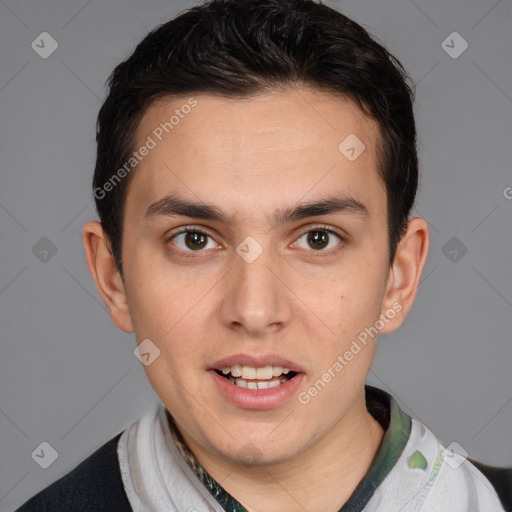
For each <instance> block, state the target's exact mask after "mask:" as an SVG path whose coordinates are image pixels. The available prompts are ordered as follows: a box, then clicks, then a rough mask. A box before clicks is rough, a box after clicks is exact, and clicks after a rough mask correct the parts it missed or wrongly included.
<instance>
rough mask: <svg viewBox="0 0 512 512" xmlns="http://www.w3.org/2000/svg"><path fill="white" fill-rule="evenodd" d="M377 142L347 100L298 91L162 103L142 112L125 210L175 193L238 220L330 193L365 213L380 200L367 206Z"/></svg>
mask: <svg viewBox="0 0 512 512" xmlns="http://www.w3.org/2000/svg"><path fill="white" fill-rule="evenodd" d="M191 105H194V106H193V107H191ZM378 136H379V131H378V127H377V125H376V123H375V122H374V121H372V120H370V119H368V118H367V117H366V116H365V115H364V113H363V112H362V111H361V109H360V108H359V107H358V105H357V104H356V103H355V102H353V101H352V100H350V99H348V98H346V97H343V96H340V95H333V94H330V93H325V92H318V91H313V90H310V89H305V88H300V89H299V88H289V89H286V90H281V91H272V92H267V93H265V94H261V95H257V96H251V97H249V98H245V99H238V98H237V99H234V98H227V97H221V96H213V95H207V94H194V95H191V96H180V97H173V98H165V99H162V100H158V101H156V102H154V103H153V104H151V105H150V107H149V108H148V109H147V111H146V113H145V115H144V117H143V119H142V120H141V122H140V124H139V126H138V129H137V133H136V144H135V147H136V148H139V147H141V146H143V145H145V144H146V145H148V146H149V145H151V146H152V149H150V150H149V151H148V152H147V154H146V156H144V157H143V158H142V159H141V161H140V162H139V163H138V165H137V167H136V170H135V171H134V172H135V175H134V176H133V179H132V182H131V184H130V187H129V190H128V197H127V203H132V204H131V206H130V207H133V208H144V207H145V208H147V207H148V206H149V205H150V204H151V203H153V202H154V201H156V200H158V199H159V198H161V197H163V196H165V195H167V194H169V193H172V192H180V195H182V196H187V197H188V198H190V199H193V198H194V197H195V198H196V199H198V200H199V199H201V200H205V201H208V202H214V203H215V204H219V205H225V207H226V209H229V208H232V209H234V210H237V209H238V210H239V212H240V213H241V214H242V215H243V214H244V210H246V213H247V214H249V211H248V207H249V205H251V206H252V208H253V212H255V211H256V210H257V209H258V208H260V209H263V208H267V209H268V208H270V207H271V206H272V205H281V206H282V204H283V203H286V204H293V203H294V202H296V201H298V200H299V199H301V198H304V199H306V198H307V197H306V196H310V198H315V197H320V196H322V195H325V194H326V193H327V192H329V193H330V195H332V192H333V191H334V190H339V191H340V192H342V193H343V194H344V195H346V196H350V197H355V198H356V199H357V200H361V202H364V201H366V202H369V203H373V206H372V204H370V205H368V209H369V210H372V208H377V209H378V208H382V206H383V205H382V197H380V198H379V197H372V196H379V195H380V196H382V195H383V194H384V195H385V190H384V188H383V184H382V182H381V179H380V177H379V174H378V172H377V154H376V147H377V146H376V144H377V138H378ZM149 140H151V143H150V144H148V141H149ZM363 148H364V149H363ZM347 150H348V152H347ZM360 151H362V152H361V154H360V155H359V156H357V155H358V153H359V152H360ZM354 152H355V155H356V156H357V158H355V159H353V156H354ZM377 203H378V204H377ZM128 207H129V205H128V204H127V209H128ZM239 212H237V213H239ZM370 213H371V212H370ZM267 218H268V216H267Z"/></svg>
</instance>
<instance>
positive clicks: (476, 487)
mask: <svg viewBox="0 0 512 512" xmlns="http://www.w3.org/2000/svg"><path fill="white" fill-rule="evenodd" d="M451 447H452V446H451V445H450V446H448V447H445V446H444V445H443V444H442V443H441V441H440V440H439V439H438V438H437V436H435V434H434V433H433V432H432V431H431V430H430V429H428V428H427V427H426V426H425V425H424V424H423V423H421V422H419V421H417V420H416V419H412V424H411V432H410V435H409V439H408V441H407V444H406V445H405V447H404V449H403V451H402V453H401V455H400V457H399V459H398V461H397V462H396V463H395V465H394V466H393V468H392V470H391V471H390V472H389V473H388V475H387V476H386V478H385V479H384V481H383V483H382V484H381V485H380V486H379V488H378V489H376V491H375V494H374V496H373V497H372V500H371V501H370V502H369V507H368V508H367V509H365V511H366V510H368V512H377V511H379V512H380V511H388V510H389V511H395V510H401V511H402V512H412V511H421V512H453V511H454V510H457V511H458V512H470V511H471V512H477V511H478V512H487V511H491V510H492V511H493V512H503V511H507V510H508V507H507V508H505V507H506V503H507V501H506V498H505V497H504V496H503V495H502V494H501V492H500V494H498V488H497V487H495V485H494V482H491V481H490V480H489V479H488V478H487V476H486V475H485V474H484V473H483V472H482V471H481V470H480V469H479V468H478V467H477V466H476V465H475V464H474V462H475V461H471V459H468V458H467V457H464V456H462V455H460V454H459V453H457V452H456V451H454V450H451V449H450V448H451ZM500 500H501V502H500Z"/></svg>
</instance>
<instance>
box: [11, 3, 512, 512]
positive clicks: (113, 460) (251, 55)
mask: <svg viewBox="0 0 512 512" xmlns="http://www.w3.org/2000/svg"><path fill="white" fill-rule="evenodd" d="M406 79H407V76H406V74H405V72H404V70H403V68H402V66H401V65H400V63H399V62H398V61H397V60H396V59H395V58H394V57H392V56H391V55H390V54H389V53H388V52H387V51H386V50H385V49H384V48H382V47H381V46H380V45H379V44H377V43H376V42H375V41H374V40H373V39H372V38H371V37H370V36H369V35H368V34H367V33H366V31H365V30H364V29H363V28H362V27H360V26H359V25H357V24H356V23H354V22H353V21H352V20H350V19H348V18H346V17H345V16H343V15H342V14H340V13H338V12H336V11H334V10H332V9H330V8H328V7H326V6H324V5H322V4H318V3H315V2H313V1H309V0H300V1H299V0H285V1H279V0H256V1H235V0H232V1H229V0H228V1H212V2H210V3H208V4H205V5H203V6H199V7H195V8H193V9H191V10H189V11H187V12H185V13H183V14H182V15H180V16H179V17H178V18H176V19H175V20H172V21H170V22H169V23H166V24H164V25H162V26H161V27H159V28H157V29H156V30H154V31H153V32H151V33H150V34H149V35H148V36H147V37H146V38H145V39H144V40H143V41H142V42H141V43H140V44H139V46H138V47H137V48H136V50H135V52H134V53H133V55H131V56H130V58H129V59H128V60H126V61H125V62H123V63H121V64H120V65H119V66H117V67H116V69H115V70H114V72H113V74H112V76H111V78H110V81H109V87H110V90H109V95H108V97H107V99H106V101H105V103H104V105H103V106H102V108H101V110H100V113H99V118H98V135H97V142H98V155H97V163H96V169H95V175H94V185H93V189H94V190H93V191H94V196H95V198H96V205H97V209H98V213H99V216H100V222H96V221H91V222H89V223H87V224H86V226H85V227H84V229H83V241H84V246H85V252H86V258H87V264H88V267H89V270H90V272H91V275H92V277H93V279H94V281H95V283H96V286H97V288H98V290H99V293H100V294H101V296H102V298H103V300H104V302H105V304H106V306H107V307H108V310H109V312H110V315H111V318H112V321H113V322H114V323H115V325H116V326H117V327H118V328H119V329H121V330H123V331H125V332H129V333H131V332H133V333H134V334H135V338H136V340H137V344H138V345H139V353H140V357H141V361H142V362H143V363H144V370H145V372H146V374H147V376H148V379H149V381H150V383H151V385H152V386H153V388H154V390H155V392H156V393H157V395H158V396H159V398H160V399H161V404H159V407H158V408H157V409H156V410H155V411H152V412H151V413H150V414H147V415H145V416H144V417H143V418H141V419H140V420H139V421H137V422H135V423H134V424H133V425H132V426H131V427H130V428H129V429H127V430H126V431H124V432H123V433H122V434H120V435H118V436H116V437H115V438H114V439H113V440H111V441H110V442H109V443H107V445H105V446H104V447H102V448H101V449H100V450H98V452H96V454H94V455H93V456H92V457H91V458H89V459H87V461H85V462H84V463H83V464H82V465H81V466H78V468H76V469H75V470H74V472H72V473H70V474H69V475H67V476H66V477H64V478H63V479H61V480H60V481H58V482H56V483H55V484H53V486H50V488H48V489H47V490H46V491H43V492H42V493H40V495H38V496H36V497H35V498H33V500H31V501H29V502H28V503H27V504H26V505H25V506H24V507H22V508H21V509H20V510H22V511H28V510H43V509H44V510H46V508H45V507H47V508H48V510H60V509H61V510H140V511H164V510H173V511H195V510H197V511H200V512H201V511H209V510H216V511H222V510H226V511H249V512H255V511H265V512H266V511H286V512H288V511H289V512H295V511H297V512H298V511H303V510H304V511H310V512H336V511H363V510H364V511H398V510H401V511H412V510H416V511H417V510H420V511H423V512H426V511H436V512H438V511H450V512H451V511H454V510H457V511H463V510H464V511H470V510H471V511H476V510H478V511H500V510H504V508H503V507H502V505H501V504H500V501H499V498H498V496H497V494H496V492H495V490H494V489H493V486H492V484H491V483H490V482H489V480H488V479H487V478H486V477H485V476H484V474H482V473H481V472H480V471H479V470H478V469H477V468H476V467H475V466H474V465H473V464H471V463H470V462H469V461H467V460H464V459H463V458H462V457H461V456H460V455H458V454H456V453H453V452H450V451H449V450H446V449H445V447H443V446H442V444H441V443H440V442H439V441H438V440H437V438H436V437H435V435H434V434H433V433H432V432H431V431H430V430H429V429H428V428H427V427H426V426H424V425H422V424H421V423H419V422H418V421H416V420H414V419H411V418H410V417H409V416H407V415H406V414H405V413H404V412H403V411H401V410H400V408H399V407H398V405H397V403H396V401H395V400H394V399H393V397H391V396H390V395H389V394H387V393H385V392H384V391H382V390H378V389H376V388H373V387H370V386H365V381H366V378H367V375H368V372H369V369H370V367H371V363H372V359H373V356H374V353H375V349H376V342H377V338H378V334H379V333H380V332H384V333H387V332H391V331H393V330H395V329H396V328H398V327H399V326H400V324H401V323H402V322H403V320H404V318H405V316H406V315H407V313H408V311H409V310H410V308H411V306H412V304H413V301H414V298H415V295H416V290H417V287H418V284H419V280H420V276H421V272H422V269H423V267H424V264H425V261H426V258H427V252H428V239H429V238H428V228H427V224H426V222H425V221H424V220H423V219H419V218H409V214H410V211H411V208H412V205H413V203H414V199H415V195H416V187H417V181H418V161H417V154H416V132H415V123H414V117H413V112H412V92H411V89H410V88H409V87H408V85H407V82H406ZM59 507H61V508H59Z"/></svg>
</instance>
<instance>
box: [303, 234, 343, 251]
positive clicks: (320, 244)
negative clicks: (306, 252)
mask: <svg viewBox="0 0 512 512" xmlns="http://www.w3.org/2000/svg"><path fill="white" fill-rule="evenodd" d="M304 239H305V245H306V246H304V245H302V246H301V245H300V242H301V240H304ZM336 239H337V240H336ZM336 242H338V243H336ZM340 242H343V239H342V238H341V236H340V235H338V234H337V233H335V232H334V231H332V230H330V229H324V228H322V229H319V228H316V229H311V230H309V231H306V232H305V233H303V234H302V236H301V237H300V238H299V239H298V240H297V244H298V245H299V247H302V248H303V249H313V250H314V251H316V252H327V251H326V250H325V249H332V248H334V247H336V245H339V243H340Z"/></svg>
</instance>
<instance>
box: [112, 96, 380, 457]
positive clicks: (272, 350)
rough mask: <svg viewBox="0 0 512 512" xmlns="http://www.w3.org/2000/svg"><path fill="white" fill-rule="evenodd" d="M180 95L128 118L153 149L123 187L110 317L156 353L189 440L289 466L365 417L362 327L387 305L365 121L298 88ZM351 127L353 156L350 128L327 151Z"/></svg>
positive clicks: (368, 356) (373, 132) (372, 136)
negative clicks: (120, 292) (117, 288)
mask: <svg viewBox="0 0 512 512" xmlns="http://www.w3.org/2000/svg"><path fill="white" fill-rule="evenodd" d="M194 100H195V101H196V102H197V103H196V104H195V106H193V108H190V109H187V108H183V105H186V104H187V102H188V104H191V102H190V101H189V98H188V97H183V98H179V99H176V98H174V99H172V100H169V99H167V100H165V101H158V102H157V103H154V104H153V105H152V106H151V108H150V109H149V110H148V111H147V113H146V115H145V116H144V118H143V120H142V122H141V124H140V126H139V129H138V133H137V141H138V144H137V145H136V146H137V147H140V146H142V145H144V144H146V143H148V141H149V139H148V136H149V137H150V138H151V140H152V141H153V142H154V144H152V143H149V146H154V147H152V148H151V149H150V150H149V151H148V152H147V155H146V156H144V157H143V158H142V160H141V161H140V163H139V164H138V166H137V169H136V171H134V175H133V176H132V178H133V179H132V181H131V183H130V185H129V188H128V193H127V198H126V205H125V217H124V219H125V220H124V231H123V249H122V259H123V270H124V274H125V281H124V290H125V293H126V300H127V304H128V307H129V317H130V321H129V322H125V323H124V324H123V320H119V324H122V326H124V327H125V329H126V330H131V329H132V328H133V331H134V332H135V335H136V339H137V343H141V342H142V341H143V340H146V339H148V340H151V341H150V343H151V344H150V345H148V346H150V347H152V348H151V350H153V351H155V350H156V349H155V347H157V349H158V350H159V351H160V353H159V355H158V357H156V358H155V359H154V361H153V362H152V363H151V364H149V365H147V366H144V370H145V372H146V374H147V377H148V379H149V381H150V383H151V385H152V386H153V388H154V390H155V391H156V393H157V394H158V396H159V397H160V399H161V400H162V402H163V403H164V404H165V406H166V407H167V408H168V410H169V411H170V412H171V413H172V414H173V416H174V417H175V419H176V422H177V424H178V426H179V427H180V430H181V431H182V432H184V433H186V436H187V437H188V438H189V439H190V441H191V442H192V443H195V444H197V445H198V446H201V447H203V448H204V449H206V450H208V451H209V452H210V453H213V454H215V455H216V456H218V457H224V458H225V459H227V460H232V461H235V462H237V461H242V460H247V459H248V458H249V459H250V458H251V457H253V458H258V459H259V460H260V461H261V462H265V463H272V462H279V461H284V460H289V459H291V458H293V457H294V456H297V455H298V454H300V453H302V452H304V451H306V450H307V449H308V448H310V447H311V446H312V445H314V444H315V443H318V442H320V441H321V440H322V439H325V438H326V437H328V436H330V435H333V433H335V432H336V431H337V430H340V429H342V428H347V426H348V425H349V424H355V422H357V418H360V416H361V414H364V413H365V412H366V411H363V410H362V409H363V408H364V402H363V401H362V400H361V396H362V394H361V393H362V390H363V389H364V388H363V387H364V383H365V379H366V377H367V374H368V371H369V368H370V365H371V362H372V358H373V355H374V351H375V347H376V337H373V336H372V337H370V336H368V335H367V336H366V338H367V340H366V343H365V344H363V342H362V341H361V339H362V338H364V335H362V333H363V332H367V333H368V331H365V329H369V328H372V327H373V328H374V329H375V325H376V322H378V321H379V318H380V315H381V314H386V308H388V307H389V304H388V305H387V306H386V304H385V303H384V302H383V301H384V297H385V294H386V284H387V282H388V273H389V265H388V252H387V249H388V235H387V215H386V211H387V210H386V191H385V187H384V185H383V183H382V181H381V179H380V177H379V175H378V172H377V156H376V141H377V137H378V131H377V126H376V124H374V123H373V121H370V120H368V119H366V118H365V117H364V115H363V114H362V112H361V111H360V109H359V108H358V107H357V106H356V104H354V103H353V102H352V101H350V100H348V99H345V98H341V97H337V96H333V95H329V94H326V93H319V92H313V91H311V90H307V89H300V90H298V91H297V90H292V89H290V90H286V91H279V92H273V93H268V94H265V95H262V96H259V97H252V98H250V99H246V100H232V99H231V100H228V99H225V98H224V99H221V98H218V97H213V96H208V95H194ZM176 110H178V111H179V112H180V115H179V121H178V122H176V119H177V118H176V119H174V122H175V124H174V125H173V127H172V130H170V129H169V127H167V128H168V131H169V133H166V131H165V130H162V127H161V123H165V122H166V121H169V119H170V118H171V116H173V115H175V116H176V112H175V111H176ZM184 112H188V113H187V114H184ZM159 127H160V129H159ZM354 135H355V136H356V137H357V139H359V140H360V141H361V142H362V143H364V146H365V149H364V151H363V152H362V153H361V154H360V155H359V156H357V153H358V150H359V149H360V148H362V146H360V145H358V144H360V143H357V141H356V143H354V142H353V141H354V140H356V139H353V140H352V144H348V145H347V147H348V148H350V147H354V148H355V152H354V151H351V150H350V149H348V150H347V148H345V146H342V149H343V148H345V149H344V150H343V151H340V149H339V146H340V143H341V142H342V141H344V140H345V139H346V138H347V137H348V136H354ZM160 139H161V140H160ZM350 140H351V139H349V141H350ZM354 144H356V145H355V146H354ZM354 155H356V156H357V158H355V159H354V158H353V157H354ZM347 156H349V157H350V158H348V157H347ZM317 203H318V204H317ZM314 204H316V207H315V206H314ZM128 323H129V324H130V325H128ZM370 332H373V331H370ZM358 336H359V338H358ZM354 340H356V345H357V346H359V351H357V349H356V348H355V346H354ZM358 340H359V341H358ZM146 343H148V342H146ZM151 350H150V352H151ZM349 353H351V354H352V357H350V356H349ZM340 358H341V359H340ZM342 361H343V362H342ZM336 363H338V364H336ZM340 365H341V368H340ZM223 370H224V371H223ZM228 372H229V373H228ZM286 372H287V373H286ZM240 374H241V375H240ZM319 381H320V382H319ZM253 388H257V389H253ZM260 388H261V389H260ZM315 390H316V391H315ZM249 443H252V444H249ZM251 449H252V450H254V451H255V452H256V454H257V455H256V454H251V453H249V452H250V450H251Z"/></svg>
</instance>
